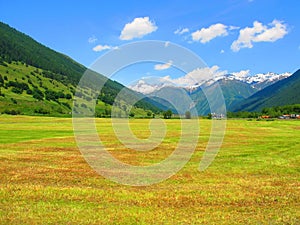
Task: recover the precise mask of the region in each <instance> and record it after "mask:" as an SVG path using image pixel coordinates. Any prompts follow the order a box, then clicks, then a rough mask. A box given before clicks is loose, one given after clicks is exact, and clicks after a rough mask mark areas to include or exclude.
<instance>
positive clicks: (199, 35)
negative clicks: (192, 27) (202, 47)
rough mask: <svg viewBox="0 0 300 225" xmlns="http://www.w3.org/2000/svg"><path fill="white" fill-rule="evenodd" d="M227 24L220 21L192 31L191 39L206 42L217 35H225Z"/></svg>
mask: <svg viewBox="0 0 300 225" xmlns="http://www.w3.org/2000/svg"><path fill="white" fill-rule="evenodd" d="M227 28H228V27H227V26H226V25H224V24H221V23H217V24H213V25H211V26H210V27H208V28H202V29H201V30H197V31H195V32H193V33H192V39H193V41H200V42H201V43H207V42H209V41H211V40H212V39H214V38H216V37H219V36H227V35H228V32H227Z"/></svg>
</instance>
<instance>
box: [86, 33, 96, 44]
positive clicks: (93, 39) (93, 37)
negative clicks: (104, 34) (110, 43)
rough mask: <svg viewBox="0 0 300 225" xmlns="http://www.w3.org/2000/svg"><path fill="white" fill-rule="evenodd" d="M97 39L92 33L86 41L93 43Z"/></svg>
mask: <svg viewBox="0 0 300 225" xmlns="http://www.w3.org/2000/svg"><path fill="white" fill-rule="evenodd" d="M97 40H98V39H97V38H96V37H95V35H93V36H92V37H90V38H89V39H88V42H89V43H90V44H93V43H95V42H96V41H97Z"/></svg>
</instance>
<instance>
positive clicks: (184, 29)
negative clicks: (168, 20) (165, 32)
mask: <svg viewBox="0 0 300 225" xmlns="http://www.w3.org/2000/svg"><path fill="white" fill-rule="evenodd" d="M188 32H190V30H189V29H188V28H178V29H177V30H175V31H174V34H178V35H182V34H184V33H188Z"/></svg>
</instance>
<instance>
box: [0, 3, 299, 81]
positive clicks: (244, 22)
mask: <svg viewBox="0 0 300 225" xmlns="http://www.w3.org/2000/svg"><path fill="white" fill-rule="evenodd" d="M0 9H1V14H0V21H1V22H4V23H6V24H8V25H10V26H11V27H14V28H16V29H17V30H19V31H21V32H23V33H25V34H27V35H29V36H31V37H32V38H33V39H35V40H37V41H38V42H40V43H42V44H44V45H46V46H47V47H50V48H52V49H54V50H56V51H58V52H61V53H63V54H66V55H68V56H70V57H71V58H73V59H74V60H76V61H77V62H79V63H81V64H83V65H85V66H87V67H89V66H90V65H92V64H93V63H94V62H95V61H96V60H97V59H99V57H101V56H103V55H104V54H107V52H109V51H115V50H116V49H118V48H119V46H122V45H125V44H128V43H132V42H137V41H145V40H159V41H164V42H166V43H174V44H177V45H179V46H182V47H184V48H187V49H189V50H190V51H192V52H194V53H195V54H197V55H198V56H199V57H201V58H202V60H203V61H204V62H205V63H206V65H207V66H208V67H209V68H213V71H217V72H220V71H221V72H226V73H227V72H228V73H237V74H239V73H241V74H243V75H244V74H245V73H246V74H249V75H255V74H257V73H267V72H275V73H284V72H295V71H296V70H297V69H299V67H300V66H299V65H300V64H299V63H300V16H299V10H300V2H299V1H297V0H286V1H282V0H219V1H217V0H211V1H207V0H205V1H202V0H185V1H180V0H164V1H162V0H160V1H130V0H127V1H115V0H111V1H102V0H87V1H71V0H59V1H58V0H51V1H33V0H27V1H21V0H14V1H7V0H0ZM183 75H184V74H182V71H179V70H176V69H175V68H172V60H169V61H168V62H165V63H160V64H159V63H157V64H155V63H152V64H151V63H145V64H144V65H137V66H132V67H128V68H125V69H124V71H123V73H121V72H120V74H119V75H116V76H115V80H118V81H120V82H121V83H123V84H126V85H128V84H130V82H133V81H134V80H137V79H139V78H141V77H145V76H170V77H172V78H174V79H175V78H178V77H180V76H183Z"/></svg>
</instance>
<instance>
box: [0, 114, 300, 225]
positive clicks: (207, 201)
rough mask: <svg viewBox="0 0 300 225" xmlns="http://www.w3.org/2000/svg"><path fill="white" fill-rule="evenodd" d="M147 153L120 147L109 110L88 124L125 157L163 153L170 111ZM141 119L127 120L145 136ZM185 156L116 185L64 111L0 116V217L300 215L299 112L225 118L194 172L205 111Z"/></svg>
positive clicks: (258, 219)
mask: <svg viewBox="0 0 300 225" xmlns="http://www.w3.org/2000/svg"><path fill="white" fill-rule="evenodd" d="M165 122H166V124H167V127H168V132H167V136H166V139H165V140H164V141H163V143H162V144H161V146H159V147H158V148H156V149H155V150H153V151H151V152H135V151H131V150H128V149H126V148H124V147H123V146H122V145H121V144H120V143H119V141H118V139H117V138H116V137H115V136H114V134H113V129H112V127H111V124H110V119H97V127H98V131H99V133H100V136H101V138H102V139H103V141H104V143H105V145H106V146H107V147H108V148H109V149H111V153H112V154H113V155H114V156H115V157H117V158H119V159H120V160H123V161H124V162H127V163H131V164H134V165H141V164H145V165H146V164H149V163H153V162H157V161H159V160H162V159H164V158H165V157H167V156H168V155H169V154H170V153H171V152H172V151H173V150H174V148H175V146H176V143H177V141H178V137H179V134H180V126H179V120H176V119H174V120H166V121H165ZM148 124H149V120H147V119H132V120H131V125H132V129H133V133H135V134H137V135H138V136H139V137H147V136H148V135H149V130H148ZM200 124H201V134H200V137H199V143H198V146H197V148H196V151H195V153H194V155H193V156H192V158H191V160H190V161H189V163H188V164H187V165H186V166H185V167H184V168H183V169H182V170H181V171H180V172H179V173H177V174H176V175H174V176H173V177H171V178H170V179H168V180H166V181H164V182H162V183H159V184H155V185H152V186H145V187H131V186H124V185H120V184H117V183H114V182H112V181H109V180H107V179H105V178H103V177H102V176H100V175H98V174H97V173H96V172H94V171H93V170H92V169H91V168H90V166H89V165H88V164H87V163H86V162H85V160H84V158H83V157H82V155H81V154H80V152H79V150H78V148H77V147H76V143H75V140H74V136H73V128H72V120H71V119H70V118H49V117H27V116H5V115H2V116H0V149H1V151H0V170H1V173H0V223H1V224H300V121H299V120H297V121H296V120H281V121H279V120H278V121H277V120H275V121H256V120H253V121H248V120H228V122H227V130H226V136H225V139H224V142H223V145H222V148H221V150H220V152H219V154H218V156H217V157H216V159H215V160H214V162H213V163H212V164H211V166H210V167H209V168H208V169H207V170H205V171H204V172H199V171H198V166H199V162H200V160H201V156H202V154H203V152H204V150H205V147H206V144H207V142H208V138H209V129H210V125H211V121H210V120H200Z"/></svg>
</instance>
